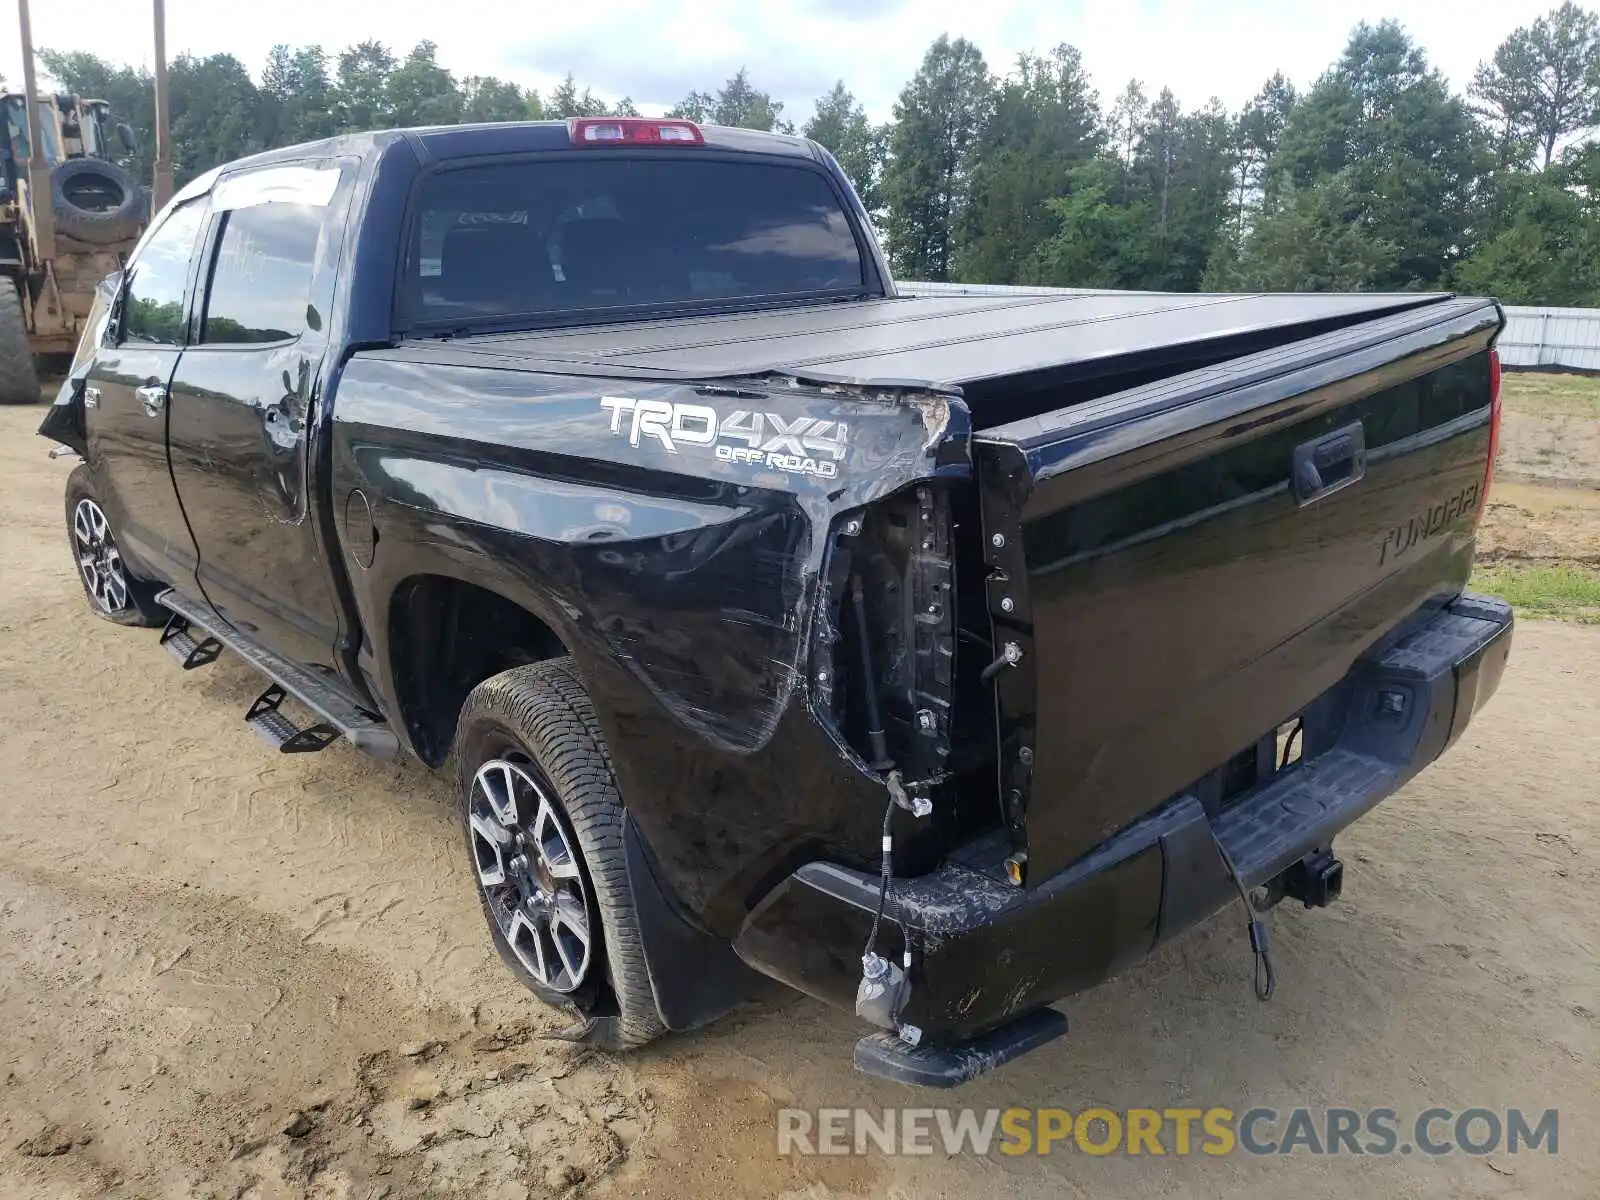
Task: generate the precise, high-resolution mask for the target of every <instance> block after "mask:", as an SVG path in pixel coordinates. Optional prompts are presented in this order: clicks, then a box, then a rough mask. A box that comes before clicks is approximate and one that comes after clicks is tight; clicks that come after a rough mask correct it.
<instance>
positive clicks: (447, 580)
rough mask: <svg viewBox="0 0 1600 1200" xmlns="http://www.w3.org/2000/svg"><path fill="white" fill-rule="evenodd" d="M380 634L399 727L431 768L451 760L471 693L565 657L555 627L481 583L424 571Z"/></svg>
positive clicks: (410, 582) (410, 579) (405, 582)
mask: <svg viewBox="0 0 1600 1200" xmlns="http://www.w3.org/2000/svg"><path fill="white" fill-rule="evenodd" d="M384 629H385V633H386V637H387V641H388V649H389V672H390V677H391V680H392V685H393V691H394V699H395V702H396V703H397V704H398V706H399V709H400V711H399V714H398V715H399V718H400V722H401V723H402V724H403V725H404V727H405V731H406V735H407V737H408V739H409V740H410V742H411V747H412V749H413V751H414V752H415V753H416V754H417V756H418V757H419V758H421V759H422V760H423V762H425V763H427V764H428V765H429V766H431V767H438V766H440V765H442V764H443V763H444V761H445V759H446V758H448V757H449V754H450V750H451V747H452V745H453V743H454V739H455V731H456V721H457V718H458V717H459V716H460V713H461V709H462V706H463V705H464V704H465V703H466V699H467V696H468V695H469V694H470V693H471V691H472V689H473V688H474V687H476V686H477V685H478V684H480V683H482V682H483V681H484V680H485V679H488V678H490V677H491V676H494V675H498V674H500V673H501V672H502V671H507V670H510V669H511V668H513V667H520V666H526V665H528V664H530V663H536V662H544V661H546V660H549V659H553V658H560V657H562V656H563V655H567V654H569V653H570V647H569V646H568V643H567V641H566V640H565V639H564V638H563V637H562V636H561V634H560V633H559V632H558V631H557V630H556V628H555V626H554V625H553V624H552V623H551V622H549V621H548V620H546V619H545V618H544V617H542V616H541V615H539V614H538V613H536V612H534V611H533V610H531V609H530V608H528V607H527V606H526V605H524V604H522V603H519V602H518V601H516V600H513V599H511V598H510V597H508V596H506V595H504V594H503V593H501V592H499V591H496V590H494V589H492V588H489V587H485V586H484V585H483V584H481V583H474V582H470V581H468V580H466V579H462V578H460V577H459V576H455V575H447V574H442V573H438V572H432V571H422V572H417V573H415V574H411V575H408V576H406V577H405V578H404V579H402V580H400V582H399V583H397V584H396V585H395V587H394V589H393V591H392V592H391V593H390V595H389V604H388V611H387V614H386V620H385V622H384Z"/></svg>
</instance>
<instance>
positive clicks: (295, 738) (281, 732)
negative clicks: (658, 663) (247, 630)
mask: <svg viewBox="0 0 1600 1200" xmlns="http://www.w3.org/2000/svg"><path fill="white" fill-rule="evenodd" d="M156 601H157V603H159V604H161V605H162V606H163V607H164V608H166V609H167V610H168V611H170V612H171V613H172V614H173V618H172V620H171V621H168V622H167V629H166V630H164V631H163V632H162V635H161V642H162V645H164V646H166V648H167V650H168V651H169V652H170V653H171V654H172V656H173V657H174V658H176V659H177V660H178V661H179V662H180V663H182V664H183V665H184V667H185V669H193V668H194V667H200V666H204V665H205V664H206V663H208V662H213V661H215V659H216V657H217V654H218V653H220V652H221V648H222V647H223V646H226V647H227V648H228V649H229V650H232V651H233V652H234V653H235V654H237V655H238V656H239V657H240V658H242V659H244V661H245V662H247V663H249V664H250V665H251V666H252V667H254V668H255V669H256V670H257V671H260V672H261V673H262V674H263V675H265V676H266V677H267V678H268V679H269V680H271V681H272V686H271V687H269V688H268V689H267V690H266V691H265V692H263V693H262V694H261V695H260V696H259V697H258V698H257V699H256V701H255V703H253V704H252V705H251V706H250V710H249V711H248V712H247V713H246V714H245V721H246V722H247V723H248V724H249V726H250V728H251V729H253V730H254V731H255V732H256V733H257V734H259V735H260V736H261V737H262V738H264V739H265V740H266V741H267V742H268V743H269V744H271V745H274V746H276V747H277V748H278V749H279V750H280V751H282V752H283V753H285V754H303V753H306V752H308V751H313V750H321V749H323V748H324V747H326V746H327V745H328V744H329V743H331V742H333V741H335V740H336V739H338V738H340V737H343V738H344V739H345V740H346V741H348V742H349V743H350V744H351V745H352V746H354V747H355V748H356V749H357V750H361V751H363V752H364V753H366V754H370V755H372V756H373V757H374V758H379V759H383V760H384V761H386V762H393V761H394V760H395V759H398V758H399V757H400V739H399V738H397V737H396V736H395V734H394V730H392V729H390V728H389V726H388V725H387V724H386V723H385V722H384V720H383V718H382V717H380V716H378V715H377V714H376V713H372V712H368V711H367V710H366V709H365V708H362V707H361V706H360V705H359V704H358V703H356V701H355V699H354V698H353V697H352V696H351V695H350V694H349V692H348V691H347V690H346V689H345V688H344V687H342V686H341V685H339V684H338V683H337V682H335V681H334V680H332V679H329V678H327V677H324V676H322V675H319V674H317V673H316V672H315V671H308V670H306V668H304V667H302V666H301V665H300V664H298V663H294V662H290V661H289V660H288V659H286V658H281V657H279V656H278V655H277V654H274V653H273V652H272V651H271V650H268V649H267V648H266V647H265V646H263V645H261V644H260V643H259V642H255V641H253V640H251V639H250V638H248V637H246V636H245V635H244V634H242V633H240V632H239V631H238V630H237V629H234V628H232V627H231V626H229V625H227V624H226V623H224V622H222V621H220V620H218V618H217V617H216V615H215V614H213V613H211V612H210V611H209V610H208V609H207V608H206V607H204V606H202V605H200V604H197V603H195V602H194V601H193V600H190V599H189V598H188V597H187V596H184V595H181V594H180V593H178V592H176V591H173V590H172V589H170V588H169V589H168V590H166V591H164V592H162V593H161V594H160V595H159V596H157V597H156ZM196 633H199V634H200V635H201V636H200V637H199V638H198V639H197V638H196V636H195V634H196ZM212 646H215V649H214V650H213V649H210V647H212ZM208 654H209V657H206V655H208ZM290 696H293V697H294V698H295V699H296V700H298V701H299V702H300V703H301V704H303V705H305V706H306V707H307V708H309V709H310V710H311V711H312V712H314V713H315V714H316V715H317V716H318V718H320V719H319V720H318V722H317V723H316V724H315V725H312V726H309V727H308V728H306V729H301V728H299V727H298V726H296V725H295V724H294V723H293V722H292V721H290V720H289V718H288V717H286V716H285V715H284V714H283V713H282V712H280V711H279V706H280V705H281V704H282V703H283V702H284V701H285V700H286V699H288V698H289V697H290Z"/></svg>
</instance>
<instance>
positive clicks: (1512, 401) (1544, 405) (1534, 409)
mask: <svg viewBox="0 0 1600 1200" xmlns="http://www.w3.org/2000/svg"><path fill="white" fill-rule="evenodd" d="M1500 394H1501V396H1502V398H1503V399H1504V401H1505V406H1506V408H1507V410H1509V411H1510V412H1516V413H1527V414H1529V415H1530V416H1536V417H1581V418H1586V419H1588V420H1591V421H1600V375H1545V374H1538V373H1536V372H1527V371H1507V372H1506V373H1505V376H1504V378H1503V380H1502V382H1501V385H1500Z"/></svg>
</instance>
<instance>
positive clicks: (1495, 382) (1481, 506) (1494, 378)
mask: <svg viewBox="0 0 1600 1200" xmlns="http://www.w3.org/2000/svg"><path fill="white" fill-rule="evenodd" d="M1499 453H1500V351H1498V350H1491V351H1489V462H1488V463H1487V465H1485V466H1484V468H1483V491H1482V492H1481V493H1480V494H1479V496H1478V516H1479V517H1482V516H1483V513H1484V510H1485V509H1486V508H1488V506H1489V484H1490V483H1492V482H1493V481H1494V460H1495V456H1496V455H1497V454H1499Z"/></svg>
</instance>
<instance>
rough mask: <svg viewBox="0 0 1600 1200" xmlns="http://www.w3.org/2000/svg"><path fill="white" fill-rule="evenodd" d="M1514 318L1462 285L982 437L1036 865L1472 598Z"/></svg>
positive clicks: (1011, 709)
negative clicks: (1500, 357) (1440, 605)
mask: <svg viewBox="0 0 1600 1200" xmlns="http://www.w3.org/2000/svg"><path fill="white" fill-rule="evenodd" d="M1501 324H1502V317H1501V313H1500V310H1499V308H1498V307H1497V306H1496V305H1495V304H1494V303H1493V302H1492V301H1488V300H1448V301H1445V302H1442V303H1438V304H1434V305H1430V306H1428V307H1426V308H1423V309H1418V310H1413V311H1410V312H1406V313H1402V314H1398V315H1394V316H1389V317H1384V318H1381V319H1378V320H1375V321H1372V322H1369V323H1366V324H1362V325H1359V326H1355V327H1352V328H1349V329H1344V330H1340V331H1338V332H1335V333H1330V334H1325V335H1323V336H1320V337H1316V338H1311V339H1307V340H1305V341H1302V342H1297V343H1294V344H1291V345H1289V346H1285V347H1281V348H1279V349H1276V350H1270V351H1266V352H1263V353H1260V354H1255V355H1251V356H1249V357H1246V358H1240V359H1236V360H1234V361H1231V362H1229V363H1225V364H1222V365H1220V366H1216V367H1211V368H1207V369H1205V370H1201V371H1195V372H1192V373H1190V374H1187V375H1182V376H1178V377H1176V378H1172V379H1167V380H1163V381H1160V382H1158V383H1153V384H1150V385H1148V386H1145V387H1140V388H1136V389H1134V390H1131V391H1126V392H1122V393H1119V394H1117V395H1114V396H1108V397H1105V398H1103V399H1100V400H1097V401H1094V402H1092V403H1088V404H1083V405H1080V406H1077V407H1073V408H1066V409H1062V410H1059V411H1057V412H1053V413H1049V414H1046V415H1044V416H1040V417H1034V418H1029V419H1027V420H1024V421H1018V422H1015V423H1013V424H1010V425H1005V426H1000V427H997V428H994V429H990V430H986V431H984V432H982V433H980V434H977V435H975V437H974V440H973V453H974V459H975V462H976V465H977V470H978V478H979V484H980V489H981V504H982V509H983V524H984V530H983V533H984V553H985V556H986V559H987V565H988V571H989V582H988V602H989V609H990V614H991V617H992V620H993V622H994V633H995V639H996V645H997V647H1000V648H1002V649H1003V648H1005V647H1006V645H1007V644H1008V643H1009V644H1013V645H1015V647H1016V649H1017V651H1018V652H1019V654H1018V656H1017V658H1016V662H1015V665H1014V666H1012V667H1011V668H1009V669H1005V670H1001V671H1000V672H999V673H998V674H997V675H996V676H995V684H996V707H997V715H998V722H999V737H1000V763H1001V782H1002V794H1003V796H1004V798H1005V802H1006V813H1007V819H1008V822H1009V823H1010V826H1011V832H1012V839H1013V842H1014V844H1016V845H1017V846H1018V847H1019V848H1023V849H1026V852H1027V861H1028V874H1029V876H1030V878H1031V879H1033V880H1038V879H1042V878H1044V877H1045V876H1047V875H1049V874H1051V873H1053V872H1055V871H1057V870H1059V869H1060V868H1062V867H1064V866H1065V865H1067V864H1068V863H1070V862H1071V861H1072V860H1074V859H1076V858H1077V857H1079V856H1080V855H1082V854H1083V853H1084V852H1085V851H1087V850H1089V849H1091V848H1093V847H1094V846H1095V845H1096V844H1098V843H1099V842H1101V841H1103V840H1104V839H1105V838H1106V837H1108V836H1109V835H1111V834H1112V833H1114V832H1116V831H1117V830H1118V829H1120V828H1122V827H1123V826H1125V825H1127V824H1128V823H1129V822H1130V821H1133V820H1134V819H1136V818H1138V817H1139V816H1141V815H1142V814H1144V813H1146V812H1148V811H1149V810H1150V809H1152V808H1154V807H1156V806H1158V805H1160V804H1162V803H1163V802H1165V801H1166V800H1168V799H1170V798H1171V797H1173V796H1174V795H1176V794H1178V793H1180V792H1182V791H1184V790H1186V789H1189V788H1192V787H1197V786H1198V784H1199V782H1200V781H1201V780H1202V778H1203V777H1207V776H1212V777H1213V778H1215V775H1214V773H1216V772H1217V771H1218V770H1219V768H1222V767H1224V766H1225V765H1226V764H1228V763H1229V762H1230V760H1231V759H1234V758H1235V757H1236V756H1240V755H1242V754H1245V753H1246V752H1249V751H1250V750H1251V748H1252V747H1254V746H1256V745H1258V744H1259V743H1260V742H1261V739H1262V738H1263V737H1264V736H1266V735H1269V734H1271V733H1272V731H1273V730H1274V729H1275V728H1276V727H1277V726H1279V725H1280V724H1281V723H1283V722H1287V721H1289V720H1290V719H1292V718H1294V717H1295V716H1297V715H1298V714H1299V713H1300V712H1301V710H1302V709H1303V708H1304V707H1305V706H1306V705H1307V704H1308V703H1309V702H1310V701H1311V700H1312V699H1313V698H1315V697H1316V696H1318V695H1319V694H1321V693H1322V692H1324V691H1326V690H1327V689H1329V688H1331V687H1333V686H1334V685H1335V684H1336V683H1338V682H1339V680H1340V679H1341V678H1343V677H1344V675H1345V674H1346V673H1347V672H1348V671H1349V669H1350V667H1351V665H1352V663H1353V662H1354V660H1355V659H1356V657H1357V656H1358V655H1360V654H1361V653H1362V652H1363V651H1364V650H1366V649H1367V648H1369V647H1370V646H1372V645H1373V644H1374V643H1375V642H1377V641H1378V640H1380V639H1381V638H1383V637H1384V636H1385V635H1386V634H1388V633H1390V632H1391V631H1393V630H1394V629H1395V627H1396V626H1397V625H1398V624H1400V623H1402V622H1404V620H1405V619H1406V618H1407V617H1408V616H1409V615H1411V614H1413V613H1414V612H1416V611H1417V610H1418V609H1420V608H1423V607H1424V606H1426V605H1428V604H1429V602H1430V601H1433V602H1438V601H1441V600H1443V599H1446V598H1448V597H1451V596H1454V595H1455V594H1456V593H1458V592H1459V591H1460V590H1461V588H1462V586H1463V584H1464V583H1465V582H1466V579H1467V576H1468V574H1469V573H1470V571H1471V567H1472V547H1473V534H1474V530H1475V527H1476V524H1477V520H1478V516H1479V513H1480V509H1481V499H1482V489H1483V487H1484V471H1485V466H1486V463H1487V459H1488V447H1489V436H1490V391H1491V384H1490V370H1491V367H1490V356H1489V353H1488V352H1489V349H1490V347H1491V346H1492V344H1493V341H1494V338H1495V337H1496V335H1497V334H1498V332H1499V329H1500V327H1501ZM1312 749H1314V748H1307V750H1306V753H1307V754H1308V755H1309V754H1310V753H1311V752H1312Z"/></svg>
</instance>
